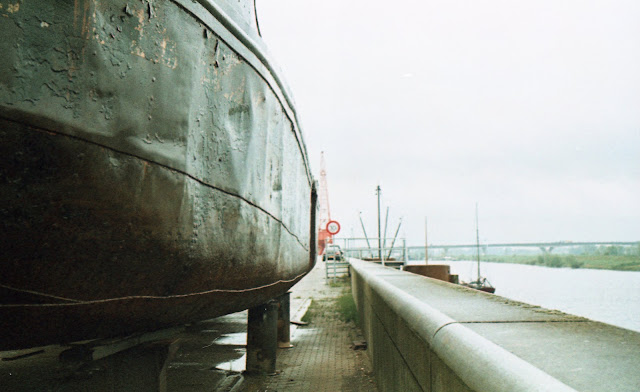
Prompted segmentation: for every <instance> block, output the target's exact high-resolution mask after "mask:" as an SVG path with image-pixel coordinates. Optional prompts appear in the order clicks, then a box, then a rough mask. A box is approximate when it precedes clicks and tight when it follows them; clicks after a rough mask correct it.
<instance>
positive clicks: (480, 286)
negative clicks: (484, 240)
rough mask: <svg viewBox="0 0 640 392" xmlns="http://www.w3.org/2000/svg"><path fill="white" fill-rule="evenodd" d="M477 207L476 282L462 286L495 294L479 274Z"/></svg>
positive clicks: (464, 283) (492, 288)
mask: <svg viewBox="0 0 640 392" xmlns="http://www.w3.org/2000/svg"><path fill="white" fill-rule="evenodd" d="M478 226H479V225H478V205H477V204H476V259H477V264H476V265H477V268H478V269H477V274H476V280H474V281H471V282H463V283H461V285H462V286H465V287H469V288H472V289H474V290H480V291H484V292H485V293H491V294H493V293H495V292H496V288H495V287H493V286H492V285H491V283H489V281H488V280H487V278H484V277H483V276H482V275H481V274H480V229H479V227H478Z"/></svg>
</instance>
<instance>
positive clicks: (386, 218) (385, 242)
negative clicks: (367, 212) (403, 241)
mask: <svg viewBox="0 0 640 392" xmlns="http://www.w3.org/2000/svg"><path fill="white" fill-rule="evenodd" d="M387 223H389V207H387V214H386V215H385V217H384V231H383V232H382V254H383V255H384V250H385V249H387ZM387 259H388V257H387Z"/></svg>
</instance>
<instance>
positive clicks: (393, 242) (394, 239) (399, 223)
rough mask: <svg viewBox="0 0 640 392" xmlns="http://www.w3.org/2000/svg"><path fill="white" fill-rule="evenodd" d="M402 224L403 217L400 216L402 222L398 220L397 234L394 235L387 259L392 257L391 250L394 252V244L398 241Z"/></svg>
mask: <svg viewBox="0 0 640 392" xmlns="http://www.w3.org/2000/svg"><path fill="white" fill-rule="evenodd" d="M401 224H402V218H400V222H398V228H397V229H396V234H395V235H394V236H393V241H391V249H389V254H388V255H387V260H389V259H390V258H391V252H393V245H395V243H396V238H398V232H399V231H400V225H401Z"/></svg>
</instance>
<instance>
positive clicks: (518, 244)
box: [407, 241, 640, 250]
mask: <svg viewBox="0 0 640 392" xmlns="http://www.w3.org/2000/svg"><path fill="white" fill-rule="evenodd" d="M585 245H594V246H603V245H604V246H607V245H608V246H614V245H615V246H634V245H640V241H633V242H620V241H608V242H606V241H605V242H570V241H560V242H528V243H524V242H514V243H504V244H480V247H483V248H559V247H566V246H585ZM476 246H478V245H477V244H471V245H429V249H454V248H475V247H476ZM407 248H409V249H410V250H414V249H416V250H417V249H424V246H408V247H407Z"/></svg>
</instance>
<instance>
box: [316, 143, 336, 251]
mask: <svg viewBox="0 0 640 392" xmlns="http://www.w3.org/2000/svg"><path fill="white" fill-rule="evenodd" d="M318 207H319V210H320V211H319V214H318V255H322V254H324V248H325V246H326V245H327V244H330V243H332V242H333V236H332V235H331V234H329V232H328V231H327V223H329V221H331V211H330V210H329V189H328V187H327V169H326V166H325V162H324V151H323V152H321V153H320V189H318Z"/></svg>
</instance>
